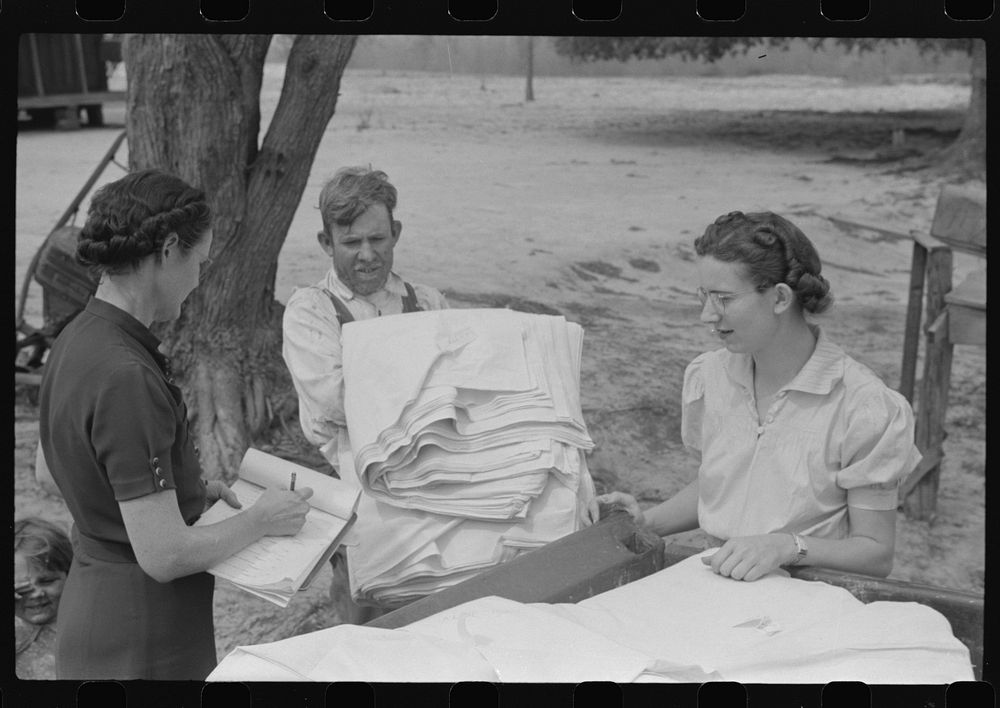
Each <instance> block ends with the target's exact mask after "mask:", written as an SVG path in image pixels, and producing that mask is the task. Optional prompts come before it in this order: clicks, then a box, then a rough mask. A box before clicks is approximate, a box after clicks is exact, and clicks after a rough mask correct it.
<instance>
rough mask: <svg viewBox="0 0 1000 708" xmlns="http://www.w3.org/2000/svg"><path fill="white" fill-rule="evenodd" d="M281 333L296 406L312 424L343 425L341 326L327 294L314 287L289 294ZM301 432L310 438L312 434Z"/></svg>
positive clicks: (282, 350)
mask: <svg viewBox="0 0 1000 708" xmlns="http://www.w3.org/2000/svg"><path fill="white" fill-rule="evenodd" d="M281 332H282V343H281V355H282V357H283V358H284V360H285V365H286V366H287V367H288V372H289V373H290V374H291V376H292V383H293V384H294V385H295V391H296V393H298V395H299V406H300V407H301V408H302V409H304V412H305V413H306V416H307V417H308V418H309V419H310V420H312V421H314V422H317V423H320V422H330V423H333V424H335V425H340V426H343V425H346V424H347V418H346V416H345V414H344V368H343V366H344V363H343V352H342V350H341V342H340V323H339V322H338V321H337V313H336V310H335V309H334V307H333V306H332V305H331V304H330V302H329V299H328V297H327V296H326V294H324V293H323V291H322V290H318V289H316V288H303V289H300V290H296V291H295V292H294V293H292V296H291V297H290V298H289V299H288V304H287V305H286V306H285V314H284V317H283V318H282V323H281ZM303 432H305V433H306V436H307V437H311V436H310V432H311V431H308V430H305V429H304V430H303ZM314 442H315V441H314Z"/></svg>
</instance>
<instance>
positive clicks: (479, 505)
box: [338, 309, 593, 605]
mask: <svg viewBox="0 0 1000 708" xmlns="http://www.w3.org/2000/svg"><path fill="white" fill-rule="evenodd" d="M582 344H583V329H582V328H581V327H580V326H579V325H577V324H574V323H571V322H567V321H566V320H565V318H563V317H555V316H549V315H535V314H526V313H521V312H515V311H512V310H501V309H489V310H482V309H476V310H439V311H433V312H420V313H412V314H407V315H405V316H392V317H383V318H377V319H372V320H364V321H358V322H352V323H350V324H347V325H345V327H344V332H343V362H344V380H345V382H346V384H345V396H344V409H345V413H346V417H347V430H348V433H349V436H347V437H345V436H341V439H340V440H339V445H338V448H339V461H340V468H341V476H342V477H352V476H353V477H354V478H356V479H357V480H358V482H359V484H360V485H361V488H362V490H363V491H364V494H363V495H362V501H361V503H360V505H359V507H358V522H357V525H356V527H355V538H356V539H357V545H355V546H353V547H350V548H349V550H348V558H349V568H350V575H351V588H352V593H353V595H354V597H355V599H357V600H358V601H361V602H365V601H368V602H374V603H377V604H383V605H395V604H401V603H403V602H408V601H410V600H413V599H416V598H419V597H423V596H424V595H427V594H429V593H430V592H433V591H435V590H438V589H441V588H443V587H448V586H450V585H454V584H456V583H458V582H461V581H462V580H465V579H466V578H468V577H471V576H472V575H474V574H476V573H478V572H480V571H482V570H484V569H486V568H489V567H491V566H494V565H497V564H499V563H503V562H506V561H508V560H510V559H512V558H514V557H515V556H516V555H517V554H518V553H520V552H522V551H524V550H527V549H531V548H537V547H540V546H542V545H544V544H546V543H548V542H550V541H554V540H556V539H558V538H561V537H562V536H565V535H567V534H569V533H572V532H574V531H577V530H579V529H580V528H581V527H582V526H583V524H584V523H585V519H586V507H587V504H588V502H589V500H590V499H591V498H592V496H593V483H592V481H591V479H590V474H589V472H588V470H587V466H586V459H585V456H584V455H585V452H586V451H587V450H590V449H591V448H592V447H593V441H592V440H591V438H590V436H589V435H588V433H587V429H586V426H585V424H584V421H583V412H582V408H581V405H580V394H579V381H580V361H581V354H582Z"/></svg>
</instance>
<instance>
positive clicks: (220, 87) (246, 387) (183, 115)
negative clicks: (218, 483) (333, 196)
mask: <svg viewBox="0 0 1000 708" xmlns="http://www.w3.org/2000/svg"><path fill="white" fill-rule="evenodd" d="M270 39H271V38H270V36H269V35H129V36H128V37H127V38H126V41H125V44H124V58H125V62H126V66H127V69H128V77H129V81H128V95H127V111H128V114H127V131H128V141H129V162H130V167H131V168H132V169H142V168H146V167H160V168H163V169H167V170H170V171H172V172H174V173H176V174H178V175H179V176H180V177H182V178H184V179H186V180H188V181H189V182H191V183H192V184H194V185H197V186H198V187H200V188H201V189H204V190H205V192H206V195H207V197H208V201H209V204H210V205H211V207H212V214H213V219H212V225H213V231H214V240H213V244H212V253H211V256H212V259H213V263H212V266H211V269H210V271H209V273H208V275H207V277H206V279H205V281H204V282H202V284H201V285H200V286H199V287H198V289H197V290H195V291H194V292H193V293H192V294H191V295H190V296H189V297H188V299H187V301H186V302H185V304H184V308H183V310H182V313H181V317H180V318H179V319H178V320H177V321H176V322H172V323H165V324H164V325H161V326H159V327H158V328H157V334H158V335H159V336H160V338H161V339H162V340H163V341H164V344H165V348H167V349H168V351H169V354H170V356H171V357H172V358H173V360H174V370H175V371H176V372H177V373H178V379H179V381H180V385H181V387H182V389H183V390H184V392H185V398H186V400H187V402H188V406H189V419H190V422H191V425H192V430H193V431H194V433H195V436H196V438H197V440H198V445H199V447H200V450H201V460H202V465H203V467H204V468H205V473H206V475H207V476H209V477H222V478H226V479H231V478H232V477H234V476H235V474H236V471H237V468H238V466H239V461H240V458H241V457H242V455H243V453H244V451H245V450H246V448H247V447H248V446H249V445H250V443H251V441H252V439H253V437H254V436H255V435H258V434H259V433H261V432H262V431H263V430H264V429H266V427H267V426H268V424H269V423H270V422H271V420H272V418H273V417H274V415H275V414H276V413H280V412H282V411H285V412H287V409H288V408H289V406H288V405H287V404H286V403H287V399H288V397H289V395H291V396H292V397H294V394H293V393H292V387H291V382H290V380H289V378H288V375H287V372H286V371H285V369H284V365H283V363H282V362H281V358H280V347H281V331H280V327H281V312H282V308H281V306H280V304H279V303H277V302H275V300H274V286H275V275H276V272H277V261H278V254H279V252H280V250H281V247H282V245H283V243H284V240H285V237H286V235H287V232H288V227H289V225H290V224H291V221H292V217H293V216H294V214H295V210H296V208H297V207H298V204H299V201H300V199H301V197H302V192H303V191H304V188H305V185H306V181H307V179H308V177H309V172H310V170H311V168H312V163H313V158H314V156H315V154H316V150H317V148H318V147H319V143H320V140H321V139H322V137H323V133H324V132H325V130H326V126H327V124H328V123H329V121H330V118H332V116H333V113H334V110H335V108H336V104H337V96H338V92H339V88H340V78H341V76H342V74H343V71H344V68H345V67H346V65H347V62H348V60H349V58H350V55H351V52H352V50H353V48H354V44H355V42H356V39H357V38H356V37H354V36H300V37H297V38H296V40H295V42H294V44H293V45H292V48H291V51H290V53H289V57H288V61H287V65H286V69H285V78H284V84H283V86H282V91H281V97H280V99H279V101H278V106H277V108H276V110H275V113H274V117H273V118H272V119H271V123H270V125H269V127H268V129H267V133H266V135H265V136H264V139H263V140H262V141H260V142H259V143H258V139H259V132H260V89H261V83H262V81H263V73H264V58H265V55H266V54H267V48H268V45H269V43H270ZM291 410H294V405H291Z"/></svg>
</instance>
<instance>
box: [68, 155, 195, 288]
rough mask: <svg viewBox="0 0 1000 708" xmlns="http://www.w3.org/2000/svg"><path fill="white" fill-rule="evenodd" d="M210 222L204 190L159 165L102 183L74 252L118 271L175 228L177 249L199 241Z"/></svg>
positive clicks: (154, 250)
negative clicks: (152, 168) (178, 245)
mask: <svg viewBox="0 0 1000 708" xmlns="http://www.w3.org/2000/svg"><path fill="white" fill-rule="evenodd" d="M210 225H211V210H210V209H209V206H208V202H206V201H205V194H204V192H202V191H201V190H200V189H196V188H194V187H192V186H191V185H189V184H188V183H187V182H185V181H184V180H182V179H181V178H179V177H176V176H174V175H172V174H169V173H167V172H163V171H161V170H142V171H139V172H133V173H131V174H128V175H126V176H125V177H122V178H121V179H119V180H117V181H115V182H111V183H110V184H106V185H104V186H103V187H101V188H100V189H99V190H98V191H97V192H96V193H95V194H94V198H93V199H92V200H91V203H90V209H89V210H88V212H87V221H86V223H85V224H84V226H83V230H82V231H81V232H80V236H79V240H78V242H77V247H76V257H77V260H78V261H79V262H80V263H83V264H84V265H89V266H92V267H94V268H95V269H97V270H98V271H100V272H106V273H112V274H114V273H122V272H125V271H127V270H130V269H134V268H136V267H138V265H139V263H140V262H141V261H142V260H143V259H145V258H147V257H148V256H150V255H155V256H156V257H157V258H159V253H160V250H161V248H162V247H163V242H164V241H165V240H166V239H167V237H168V236H169V235H170V234H172V233H175V234H177V237H178V239H179V240H180V243H181V248H183V249H185V250H186V249H188V248H190V247H191V246H193V245H194V244H196V243H197V242H198V240H199V239H200V238H201V235H202V234H203V233H204V232H205V231H206V230H207V229H208V228H209V226H210Z"/></svg>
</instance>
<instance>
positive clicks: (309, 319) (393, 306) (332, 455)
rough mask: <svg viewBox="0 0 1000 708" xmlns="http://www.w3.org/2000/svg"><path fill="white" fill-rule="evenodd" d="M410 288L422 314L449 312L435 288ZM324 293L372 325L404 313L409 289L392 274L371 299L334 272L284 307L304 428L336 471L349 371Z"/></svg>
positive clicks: (285, 347)
mask: <svg viewBox="0 0 1000 708" xmlns="http://www.w3.org/2000/svg"><path fill="white" fill-rule="evenodd" d="M411 285H412V286H413V290H414V292H415V293H416V296H417V304H418V305H419V306H420V308H421V309H423V310H442V309H445V308H447V307H448V303H447V301H446V300H445V298H444V296H443V295H442V294H441V293H439V292H438V291H437V290H435V289H434V288H429V287H427V286H425V285H418V284H416V283H411ZM324 288H325V289H327V290H329V291H330V292H332V293H333V294H334V295H336V296H337V297H338V298H340V300H341V301H342V302H343V303H344V304H345V305H346V306H347V309H348V310H349V311H350V313H351V314H352V315H353V316H354V319H355V320H367V319H371V318H373V317H381V316H383V315H397V314H400V313H402V311H403V296H404V295H406V286H405V285H404V283H403V279H402V278H400V277H399V276H398V275H396V273H390V274H389V279H388V280H387V281H386V284H385V286H384V287H383V288H382V289H380V290H378V291H377V292H375V293H372V294H371V295H367V296H361V295H356V294H354V292H352V291H351V289H350V288H349V287H347V286H346V285H345V284H344V283H343V282H341V280H340V279H339V278H338V277H337V274H336V273H335V272H334V270H333V269H332V268H331V269H330V270H329V271H328V272H327V274H326V276H325V277H324V278H323V279H322V280H321V281H320V282H319V283H317V284H316V285H315V286H314V287H307V288H299V289H297V290H296V291H295V292H293V293H292V296H291V297H290V298H288V304H287V305H285V315H284V318H283V320H282V323H281V328H282V346H281V355H282V357H283V358H284V360H285V365H286V366H287V367H288V371H289V373H291V375H292V383H293V384H294V386H295V392H296V393H297V394H298V396H299V423H300V424H301V425H302V432H303V433H304V434H305V436H306V439H307V440H309V442H311V443H313V444H314V445H316V446H317V447H319V450H320V452H321V453H322V454H323V456H324V457H325V458H326V459H327V460H329V461H330V464H331V465H334V466H336V465H337V464H338V460H337V434H338V431H339V429H340V428H342V427H346V425H347V418H346V417H345V415H344V370H343V358H342V350H341V340H340V322H339V321H338V320H337V310H336V308H335V307H334V305H333V302H331V300H330V297H329V296H328V295H327V294H326V293H325V292H323V289H324Z"/></svg>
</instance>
